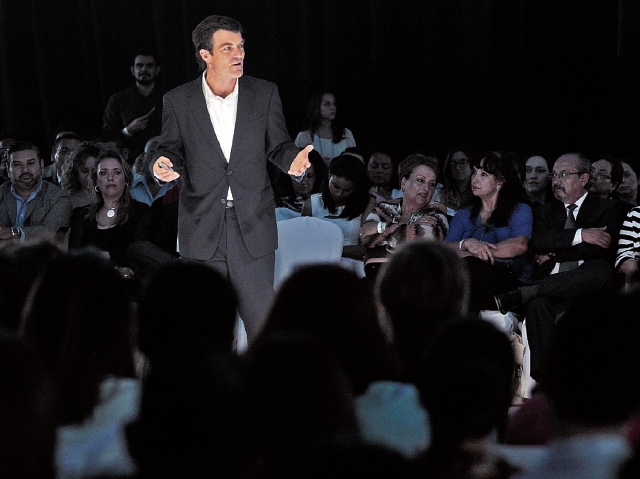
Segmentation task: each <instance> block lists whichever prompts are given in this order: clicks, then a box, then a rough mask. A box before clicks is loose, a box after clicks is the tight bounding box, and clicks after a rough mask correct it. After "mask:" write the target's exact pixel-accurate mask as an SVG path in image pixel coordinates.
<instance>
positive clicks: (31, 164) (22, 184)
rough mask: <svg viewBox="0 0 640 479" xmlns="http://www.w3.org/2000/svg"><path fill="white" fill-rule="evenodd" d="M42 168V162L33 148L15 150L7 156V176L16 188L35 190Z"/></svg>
mask: <svg viewBox="0 0 640 479" xmlns="http://www.w3.org/2000/svg"><path fill="white" fill-rule="evenodd" d="M43 168H44V163H43V162H42V160H40V159H38V154H37V153H36V152H35V151H34V150H23V151H16V152H15V153H12V154H11V156H10V157H9V178H10V179H11V183H13V186H14V187H15V188H16V189H18V190H22V191H33V190H35V189H36V188H37V187H38V185H39V184H40V178H42V169H43Z"/></svg>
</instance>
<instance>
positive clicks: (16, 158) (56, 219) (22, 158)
mask: <svg viewBox="0 0 640 479" xmlns="http://www.w3.org/2000/svg"><path fill="white" fill-rule="evenodd" d="M7 158H8V159H7V170H8V173H9V179H10V180H11V181H10V182H7V183H4V184H2V185H1V186H0V240H11V239H31V238H42V237H44V238H47V239H56V240H59V241H62V240H63V237H64V233H65V232H66V231H67V230H68V228H69V222H70V219H71V210H72V208H71V199H70V198H69V195H68V194H67V193H65V192H64V191H63V190H61V189H60V188H59V187H57V186H56V185H54V184H52V183H49V182H48V181H43V180H42V171H43V169H44V163H43V161H42V159H41V157H40V150H39V149H38V147H36V146H35V145H34V144H32V143H29V142H27V141H18V142H16V143H13V144H12V145H11V146H10V147H9V150H8V155H7Z"/></svg>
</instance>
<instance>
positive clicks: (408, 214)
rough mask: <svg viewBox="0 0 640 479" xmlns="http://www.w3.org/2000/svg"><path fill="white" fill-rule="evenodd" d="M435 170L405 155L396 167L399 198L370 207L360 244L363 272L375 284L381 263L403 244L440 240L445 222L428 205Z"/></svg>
mask: <svg viewBox="0 0 640 479" xmlns="http://www.w3.org/2000/svg"><path fill="white" fill-rule="evenodd" d="M437 171H438V167H437V164H436V162H435V161H434V160H432V159H429V158H428V157H426V156H424V155H419V154H415V155H409V156H408V157H407V158H405V159H404V160H402V161H401V162H400V165H398V176H399V177H400V185H401V189H402V193H403V196H402V197H401V198H399V199H396V200H388V201H386V200H385V201H382V202H380V203H378V204H377V205H375V209H374V208H373V205H370V206H369V208H368V209H367V211H366V212H365V215H364V216H363V217H364V223H363V224H362V226H361V227H360V238H361V241H362V244H363V245H364V246H365V247H367V248H368V250H367V254H366V258H365V263H366V268H365V272H366V275H367V278H369V280H370V281H372V282H373V281H375V276H376V274H377V272H378V271H379V267H380V265H381V263H382V262H384V261H386V260H387V259H388V257H389V254H390V253H392V252H393V251H394V250H395V249H396V248H397V247H398V246H400V245H401V244H402V243H404V242H405V241H410V240H414V239H417V238H426V239H430V240H435V241H442V240H443V239H444V237H445V235H446V234H447V230H448V229H449V223H448V221H447V218H446V216H445V214H444V211H443V208H441V207H440V205H434V204H430V202H431V197H432V195H433V192H434V190H435V187H436V182H437Z"/></svg>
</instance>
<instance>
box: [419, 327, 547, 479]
mask: <svg viewBox="0 0 640 479" xmlns="http://www.w3.org/2000/svg"><path fill="white" fill-rule="evenodd" d="M514 371H515V360H514V356H513V350H512V349H511V343H510V341H509V339H508V337H507V336H506V335H505V334H504V333H503V332H502V331H500V330H498V329H497V328H496V327H495V326H494V325H492V324H491V323H489V322H487V321H479V320H477V319H467V320H461V321H456V322H454V323H451V324H449V325H446V326H444V327H443V329H442V330H441V331H440V332H439V333H438V334H437V335H436V336H435V337H434V338H433V341H432V343H431V345H430V346H429V347H428V348H427V349H426V353H425V355H424V358H423V359H422V361H421V368H420V373H419V379H418V381H417V384H418V389H419V390H420V397H421V398H422V401H423V403H424V406H425V407H426V409H427V411H428V413H429V418H430V421H431V431H432V442H431V446H430V447H429V450H428V451H427V452H426V453H425V455H424V457H423V463H422V467H423V468H424V469H423V474H424V476H423V477H430V478H431V477H433V478H450V477H460V478H466V477H468V478H503V477H510V476H511V475H512V474H513V473H514V472H516V469H515V468H514V467H513V466H511V465H510V464H508V463H505V462H504V461H502V460H499V459H497V458H495V457H492V455H491V454H490V453H489V445H490V444H491V443H492V442H494V441H496V440H497V438H499V437H500V434H501V432H502V431H503V430H504V426H505V424H506V421H507V418H508V411H509V407H510V406H511V402H512V399H513V396H514V392H515V387H514V385H515V384H514ZM539 477H545V476H539Z"/></svg>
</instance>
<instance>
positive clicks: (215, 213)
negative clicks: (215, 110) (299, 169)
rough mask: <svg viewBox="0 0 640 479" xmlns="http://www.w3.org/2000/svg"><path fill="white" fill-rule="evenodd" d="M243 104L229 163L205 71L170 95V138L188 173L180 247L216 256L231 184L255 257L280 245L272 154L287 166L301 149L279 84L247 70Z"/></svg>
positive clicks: (166, 128) (170, 148) (165, 127)
mask: <svg viewBox="0 0 640 479" xmlns="http://www.w3.org/2000/svg"><path fill="white" fill-rule="evenodd" d="M239 82H240V83H239V86H238V112H237V117H236V126H235V133H234V137H233V143H232V148H231V156H230V159H229V163H227V160H226V159H225V157H224V155H223V153H222V150H221V148H220V143H219V142H218V139H217V137H216V134H215V132H214V129H213V126H212V124H211V120H210V118H209V113H208V111H207V106H206V103H205V99H204V94H203V92H202V77H201V76H199V77H198V78H197V79H196V80H194V81H192V82H189V83H187V84H185V85H182V86H180V87H178V88H175V89H174V90H172V91H170V92H169V93H167V94H166V95H165V96H164V103H163V111H162V139H161V141H160V144H159V146H158V151H157V152H156V154H155V157H156V158H157V157H159V156H166V157H167V158H169V159H170V160H171V162H172V163H173V165H174V169H176V170H177V171H178V172H179V173H180V174H181V175H182V186H181V190H180V200H179V201H180V202H179V205H180V206H179V215H178V239H179V246H180V254H181V255H182V256H184V257H186V258H193V259H198V260H207V259H210V258H211V257H212V256H213V254H214V252H215V251H216V248H217V245H218V242H219V240H220V233H221V231H222V228H221V226H222V224H223V221H224V212H225V203H226V197H227V189H228V187H229V186H231V192H232V193H233V198H234V206H235V210H236V213H237V216H238V220H239V223H240V230H241V233H242V237H243V240H244V242H245V245H246V246H247V249H248V250H249V252H250V253H251V255H252V256H253V257H255V258H258V257H260V256H263V255H265V254H269V253H271V252H273V251H275V250H276V249H277V246H278V234H277V229H276V219H275V204H274V200H273V192H272V190H271V182H270V180H269V175H268V172H267V164H266V161H267V160H269V161H271V162H273V163H274V164H275V165H277V166H278V167H279V168H280V169H281V170H283V171H285V172H287V171H288V170H289V167H290V166H291V163H292V162H293V160H294V158H295V156H296V155H297V154H298V152H299V151H300V149H299V148H297V147H296V146H295V145H294V143H293V142H292V141H291V137H290V136H289V133H288V131H287V129H286V125H285V120H284V116H283V114H282V104H281V102H280V96H279V95H278V89H277V87H276V85H275V84H273V83H270V82H267V81H264V80H259V79H256V78H251V77H246V76H243V77H240V79H239Z"/></svg>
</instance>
